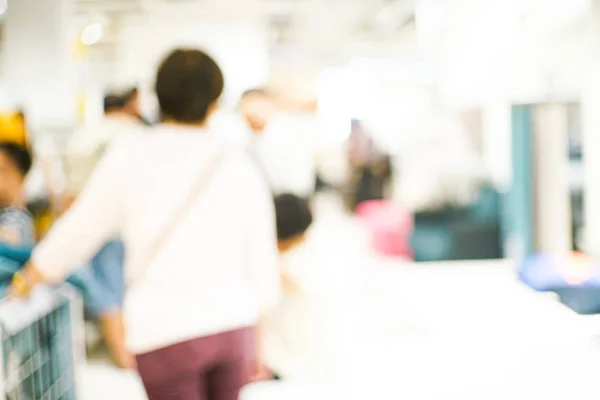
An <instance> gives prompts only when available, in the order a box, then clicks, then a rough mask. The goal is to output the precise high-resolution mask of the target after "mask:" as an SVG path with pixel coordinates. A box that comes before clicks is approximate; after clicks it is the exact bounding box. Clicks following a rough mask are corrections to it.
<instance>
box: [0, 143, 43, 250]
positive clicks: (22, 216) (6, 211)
mask: <svg viewBox="0 0 600 400" xmlns="http://www.w3.org/2000/svg"><path fill="white" fill-rule="evenodd" d="M31 165H32V156H31V153H30V152H29V150H27V149H25V148H22V147H21V146H19V145H17V144H14V143H11V142H0V242H3V243H6V244H12V245H32V244H33V242H34V240H35V227H34V224H33V218H32V217H31V215H30V214H29V212H28V211H27V208H26V207H25V198H24V195H23V192H24V185H25V177H26V176H27V174H28V173H29V170H30V169H31Z"/></svg>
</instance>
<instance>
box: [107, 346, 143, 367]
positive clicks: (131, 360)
mask: <svg viewBox="0 0 600 400" xmlns="http://www.w3.org/2000/svg"><path fill="white" fill-rule="evenodd" d="M111 358H112V360H113V362H114V363H115V364H116V365H117V367H119V368H121V369H131V370H137V361H136V358H135V356H134V355H133V354H131V353H129V352H127V351H125V350H123V351H118V352H112V354H111Z"/></svg>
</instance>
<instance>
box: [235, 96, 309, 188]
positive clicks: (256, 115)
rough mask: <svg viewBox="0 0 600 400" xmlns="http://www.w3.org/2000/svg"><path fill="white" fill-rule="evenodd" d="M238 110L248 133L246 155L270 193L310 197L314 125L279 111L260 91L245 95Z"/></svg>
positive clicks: (273, 100)
mask: <svg viewBox="0 0 600 400" xmlns="http://www.w3.org/2000/svg"><path fill="white" fill-rule="evenodd" d="M240 111H241V113H242V116H243V117H244V119H245V120H246V122H247V124H248V127H249V129H250V131H251V133H252V140H251V146H250V152H251V153H252V154H253V156H254V158H255V160H256V161H257V162H258V164H259V165H260V167H261V169H262V171H263V173H264V175H265V177H266V179H267V181H268V182H269V184H270V186H271V189H272V191H273V192H274V194H275V195H277V194H281V193H293V194H295V195H298V196H300V197H304V198H309V197H311V196H312V195H313V193H314V191H315V182H316V162H315V151H314V149H315V146H314V142H313V137H314V136H313V135H314V134H315V132H313V131H312V130H314V126H311V124H307V123H306V120H304V119H303V118H302V117H300V116H299V115H296V114H293V113H290V112H287V111H285V110H283V109H282V108H281V107H279V106H278V104H277V102H276V100H275V98H274V96H273V95H272V94H271V93H270V92H268V91H266V90H264V89H251V90H248V91H247V92H245V93H244V94H243V95H242V98H241V101H240Z"/></svg>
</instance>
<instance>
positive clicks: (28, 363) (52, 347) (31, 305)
mask: <svg viewBox="0 0 600 400" xmlns="http://www.w3.org/2000/svg"><path fill="white" fill-rule="evenodd" d="M82 339H83V309H82V304H81V301H80V299H79V297H78V295H77V293H76V292H75V291H74V290H73V289H72V288H70V287H68V286H65V287H61V288H58V289H54V288H48V287H40V288H38V289H36V290H35V291H34V293H33V294H32V296H31V297H30V298H28V299H26V300H19V299H16V300H15V299H11V300H9V299H3V300H1V301H0V343H1V345H0V360H1V361H2V362H1V363H0V379H1V380H0V399H6V400H13V399H15V400H17V399H19V400H73V399H77V398H78V397H79V396H78V395H77V393H78V392H77V390H78V388H77V387H76V382H77V379H76V374H77V372H78V371H79V370H80V368H79V367H80V366H81V363H83V362H85V361H84V360H85V353H84V348H83V340H82Z"/></svg>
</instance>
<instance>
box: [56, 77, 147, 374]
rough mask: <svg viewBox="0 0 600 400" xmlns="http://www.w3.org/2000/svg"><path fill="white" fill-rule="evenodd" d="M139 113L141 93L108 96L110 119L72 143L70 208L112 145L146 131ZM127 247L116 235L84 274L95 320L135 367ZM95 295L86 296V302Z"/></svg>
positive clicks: (121, 360) (115, 352)
mask: <svg viewBox="0 0 600 400" xmlns="http://www.w3.org/2000/svg"><path fill="white" fill-rule="evenodd" d="M143 127H144V124H141V123H140V119H139V113H138V91H137V89H136V88H133V89H130V90H128V91H126V92H125V93H122V94H118V95H117V94H108V95H106V96H105V98H104V120H103V121H102V122H101V123H100V124H99V125H91V126H86V127H85V128H84V130H83V131H82V132H80V133H79V134H78V135H76V136H75V137H74V138H73V140H72V142H71V143H70V145H69V151H68V156H67V157H66V161H65V170H66V175H67V196H66V201H65V210H66V209H68V208H69V207H70V206H71V205H72V204H73V203H74V202H75V201H76V199H77V197H78V196H79V194H80V193H81V192H82V190H83V188H84V186H85V185H86V183H87V181H88V180H89V179H90V176H92V174H93V172H94V170H95V168H96V166H97V164H98V163H99V161H100V160H101V159H102V157H103V156H104V154H105V152H106V149H107V148H108V147H109V146H110V145H111V143H112V142H114V141H115V140H118V139H119V138H120V137H121V136H122V135H126V134H127V133H128V132H131V131H135V130H138V129H143ZM124 259H125V248H124V246H123V243H122V242H121V240H119V238H118V237H117V236H116V235H115V236H114V237H113V238H110V240H108V241H107V243H106V244H105V245H104V246H103V247H102V248H100V250H99V251H98V252H97V253H96V254H95V255H94V256H93V257H91V258H90V259H89V260H85V262H86V264H87V265H88V267H84V268H89V271H86V272H85V273H83V272H82V273H81V276H82V277H84V278H85V279H86V280H93V281H94V282H93V283H89V284H88V286H89V287H93V288H94V289H95V293H96V294H98V295H97V296H94V300H95V301H94V303H93V304H88V305H89V307H88V310H91V312H90V317H92V318H93V319H96V320H97V321H98V324H99V328H100V333H101V335H102V337H103V338H104V340H105V342H106V345H107V347H108V351H109V353H110V355H111V358H112V359H113V361H114V362H115V364H116V365H117V366H119V367H121V368H133V367H135V357H134V356H133V355H131V354H130V353H129V352H128V351H127V350H126V348H125V331H124V330H125V328H124V325H123V316H122V312H121V308H122V303H123V297H124V292H125V280H124V279H125V278H124V272H123V263H124ZM87 298H91V296H84V299H87Z"/></svg>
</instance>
